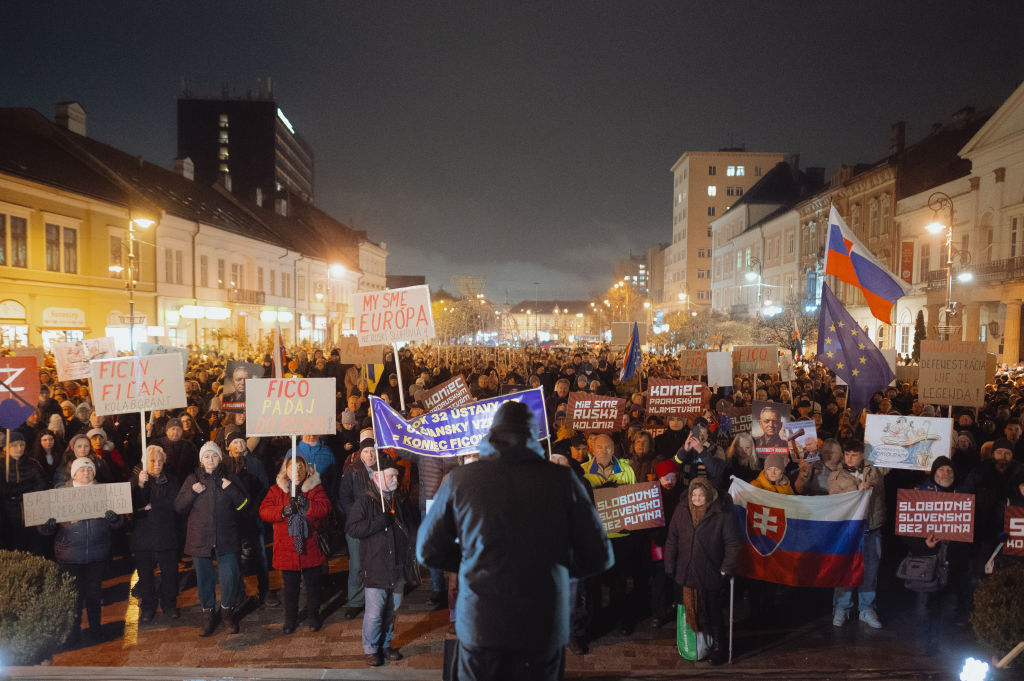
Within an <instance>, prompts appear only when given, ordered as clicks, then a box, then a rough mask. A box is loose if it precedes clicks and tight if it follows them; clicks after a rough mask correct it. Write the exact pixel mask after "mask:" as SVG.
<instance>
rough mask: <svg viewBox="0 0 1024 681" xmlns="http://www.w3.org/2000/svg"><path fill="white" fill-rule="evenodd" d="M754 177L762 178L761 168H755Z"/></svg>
mask: <svg viewBox="0 0 1024 681" xmlns="http://www.w3.org/2000/svg"><path fill="white" fill-rule="evenodd" d="M754 177H761V166H754Z"/></svg>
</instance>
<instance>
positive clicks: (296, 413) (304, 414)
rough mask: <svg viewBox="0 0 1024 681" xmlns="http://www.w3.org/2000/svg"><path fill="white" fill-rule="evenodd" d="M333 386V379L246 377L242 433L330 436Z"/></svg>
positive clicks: (332, 430)
mask: <svg viewBox="0 0 1024 681" xmlns="http://www.w3.org/2000/svg"><path fill="white" fill-rule="evenodd" d="M336 385H337V384H336V382H335V379H333V378H250V379H246V381H245V432H246V435H248V436H249V437H268V436H274V435H333V434H334V433H335V432H337V415H336V414H335V413H334V412H335V410H334V405H335V390H336Z"/></svg>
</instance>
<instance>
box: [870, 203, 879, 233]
mask: <svg viewBox="0 0 1024 681" xmlns="http://www.w3.org/2000/svg"><path fill="white" fill-rule="evenodd" d="M868 221H869V226H868V229H869V230H870V234H871V236H878V227H879V224H880V216H879V214H878V199H871V204H870V205H869V206H868Z"/></svg>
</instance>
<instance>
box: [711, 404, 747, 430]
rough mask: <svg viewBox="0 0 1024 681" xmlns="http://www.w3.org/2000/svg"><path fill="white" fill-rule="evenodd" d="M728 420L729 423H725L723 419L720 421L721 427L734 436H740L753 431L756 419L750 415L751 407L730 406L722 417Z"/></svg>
mask: <svg viewBox="0 0 1024 681" xmlns="http://www.w3.org/2000/svg"><path fill="white" fill-rule="evenodd" d="M721 416H722V417H724V418H726V419H728V422H726V423H723V419H722V418H721V417H720V418H719V419H718V423H719V427H720V428H722V429H724V430H727V431H729V432H731V433H732V434H733V435H739V434H740V433H749V432H751V430H752V429H753V420H754V417H753V415H752V414H751V413H750V407H737V406H736V405H734V404H730V405H729V406H728V408H727V409H726V413H725V414H722V415H721Z"/></svg>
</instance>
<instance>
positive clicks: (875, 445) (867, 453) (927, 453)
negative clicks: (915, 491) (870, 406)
mask: <svg viewBox="0 0 1024 681" xmlns="http://www.w3.org/2000/svg"><path fill="white" fill-rule="evenodd" d="M952 434H953V419H944V418H937V417H930V416H902V415H898V414H893V415H891V416H890V415H888V414H868V415H867V419H866V420H865V422H864V457H865V458H866V459H867V460H868V461H870V462H872V463H873V464H875V465H876V466H881V467H883V468H907V469H912V470H919V471H930V470H931V468H932V462H933V461H935V459H936V458H938V457H940V456H949V454H950V452H951V451H952V446H953V444H952V439H953V438H952Z"/></svg>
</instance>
